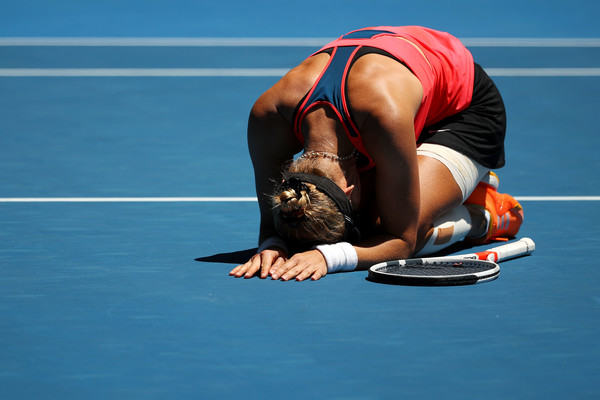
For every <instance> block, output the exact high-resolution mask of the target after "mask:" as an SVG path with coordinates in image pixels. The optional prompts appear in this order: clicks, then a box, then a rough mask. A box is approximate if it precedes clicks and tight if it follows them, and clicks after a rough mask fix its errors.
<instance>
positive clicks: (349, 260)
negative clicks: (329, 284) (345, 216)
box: [315, 242, 358, 273]
mask: <svg viewBox="0 0 600 400" xmlns="http://www.w3.org/2000/svg"><path fill="white" fill-rule="evenodd" d="M315 248H316V249H317V250H319V251H320V252H321V254H323V257H325V262H326V263H327V273H332V272H347V271H354V270H355V269H356V266H357V265H358V255H357V254H356V250H354V247H352V245H351V244H350V243H346V242H341V243H336V244H320V245H318V246H315Z"/></svg>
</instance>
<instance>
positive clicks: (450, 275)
mask: <svg viewBox="0 0 600 400" xmlns="http://www.w3.org/2000/svg"><path fill="white" fill-rule="evenodd" d="M498 275H500V266H499V265H498V264H496V263H494V262H492V261H485V260H470V259H463V258H458V257H456V258H450V257H444V258H443V259H434V258H430V259H427V258H414V259H408V260H396V261H389V262H385V263H379V264H375V265H373V266H372V267H370V268H369V275H368V277H367V279H368V280H370V281H373V282H378V283H388V284H394V285H407V286H458V285H473V284H476V283H483V282H489V281H492V280H494V279H496V278H498Z"/></svg>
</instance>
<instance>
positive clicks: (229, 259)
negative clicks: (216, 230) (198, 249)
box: [196, 247, 257, 264]
mask: <svg viewBox="0 0 600 400" xmlns="http://www.w3.org/2000/svg"><path fill="white" fill-rule="evenodd" d="M256 250H257V248H256V247H255V248H253V249H247V250H239V251H233V252H231V253H219V254H213V255H212V256H205V257H199V258H196V261H199V262H208V263H225V264H244V263H245V262H246V261H248V260H249V259H250V257H252V256H253V255H254V254H256Z"/></svg>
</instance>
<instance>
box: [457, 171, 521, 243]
mask: <svg viewBox="0 0 600 400" xmlns="http://www.w3.org/2000/svg"><path fill="white" fill-rule="evenodd" d="M498 184H499V180H498V176H497V175H496V174H495V173H493V172H490V173H489V174H488V175H486V176H485V177H484V179H482V180H481V182H479V184H478V185H477V187H476V188H475V190H474V191H473V193H472V194H471V196H469V198H468V199H467V200H465V203H464V204H465V205H471V206H475V207H480V208H482V209H484V210H485V211H487V212H488V213H489V223H488V232H487V234H486V235H484V236H483V237H482V238H479V239H470V240H471V241H472V242H474V243H478V244H483V243H488V242H492V241H494V240H508V239H509V238H512V237H515V236H516V235H517V232H519V229H520V228H521V225H522V224H523V207H521V205H520V204H519V202H517V200H515V199H514V198H513V197H512V196H511V195H509V194H505V193H498Z"/></svg>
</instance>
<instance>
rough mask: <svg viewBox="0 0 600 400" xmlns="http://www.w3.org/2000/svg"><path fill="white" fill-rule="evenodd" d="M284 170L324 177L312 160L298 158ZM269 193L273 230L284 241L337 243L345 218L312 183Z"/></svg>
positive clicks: (344, 226)
mask: <svg viewBox="0 0 600 400" xmlns="http://www.w3.org/2000/svg"><path fill="white" fill-rule="evenodd" d="M286 173H308V174H313V175H317V176H323V177H327V175H326V173H325V171H323V170H322V169H321V168H320V167H319V165H318V162H316V161H315V160H314V159H298V160H296V161H294V162H293V163H292V164H291V166H290V167H289V168H288V169H287V171H286ZM278 189H279V190H277V192H276V193H275V194H274V195H273V196H272V202H273V219H274V223H275V229H277V232H278V233H279V234H280V235H281V236H282V237H283V238H284V239H286V240H288V241H294V242H299V243H305V244H306V243H337V242H339V241H340V240H341V239H342V238H343V237H344V233H345V229H346V221H345V219H344V216H343V214H342V212H341V211H340V210H339V209H338V207H337V206H336V204H335V202H334V201H333V200H332V199H331V198H330V197H329V196H327V195H326V194H325V193H323V192H321V191H320V190H318V189H317V187H316V186H315V185H314V184H312V183H308V182H306V183H302V185H300V186H298V187H295V188H294V187H283V188H278Z"/></svg>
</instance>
